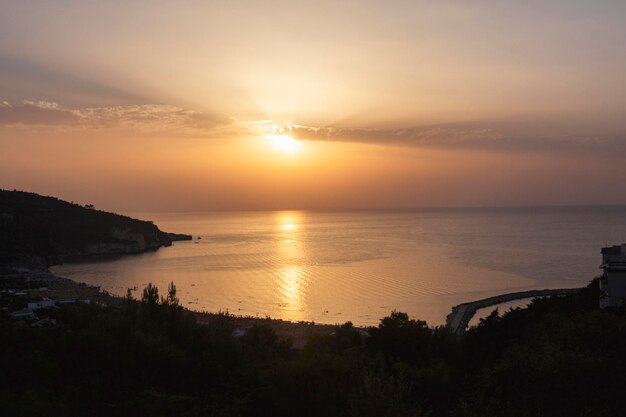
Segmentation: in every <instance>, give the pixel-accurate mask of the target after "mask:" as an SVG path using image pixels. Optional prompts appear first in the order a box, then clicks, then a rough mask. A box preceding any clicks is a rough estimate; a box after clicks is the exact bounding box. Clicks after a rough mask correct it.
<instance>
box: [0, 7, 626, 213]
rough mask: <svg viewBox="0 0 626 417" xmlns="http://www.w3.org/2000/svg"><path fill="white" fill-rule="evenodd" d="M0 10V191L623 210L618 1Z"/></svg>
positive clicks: (176, 204)
mask: <svg viewBox="0 0 626 417" xmlns="http://www.w3.org/2000/svg"><path fill="white" fill-rule="evenodd" d="M0 10H2V12H0V188H4V189H20V190H26V191H33V192H38V193H41V194H45V195H54V196H58V197H60V198H63V199H66V200H70V201H76V202H79V203H83V204H87V203H90V204H95V205H96V206H97V207H99V208H103V209H107V210H113V211H121V212H138V211H143V212H146V211H202V210H292V209H320V210H333V209H342V210H343V209H379V208H413V207H475V206H478V207H481V206H488V207H493V206H535V205H593V204H626V192H623V191H622V188H623V179H624V178H625V177H626V53H625V52H624V51H626V25H624V21H626V2H623V1H621V0H620V1H606V0H605V1H593V2H592V1H576V0H567V1H564V0H554V1H550V2H545V1H525V2H519V1H504V0H503V1H481V0H478V1H472V2H467V1H447V0H442V1H431V2H427V1H394V2H382V1H342V2H336V1H329V2H325V1H315V2H313V1H307V2H301V1H263V2H256V1H247V2H244V1H212V2H206V1H184V2H174V1H169V2H168V1H159V0H152V1H131V2H127V1H115V0H114V1H109V2H95V1H86V0H83V1H62V0H56V1H36V0H33V1H27V2H20V1H6V0H0Z"/></svg>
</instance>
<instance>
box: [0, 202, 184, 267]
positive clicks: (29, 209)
mask: <svg viewBox="0 0 626 417" xmlns="http://www.w3.org/2000/svg"><path fill="white" fill-rule="evenodd" d="M188 239H191V236H188V235H177V234H172V233H166V232H163V231H161V230H160V229H159V228H158V227H157V226H156V225H154V224H153V223H152V222H150V221H143V220H137V219H133V218H131V217H127V216H122V215H119V214H114V213H108V212H104V211H100V210H95V209H93V208H90V207H84V206H81V205H78V204H74V203H69V202H67V201H63V200H59V199H57V198H54V197H44V196H41V195H38V194H35V193H28V192H22V191H15V190H14V191H7V190H0V264H2V265H14V266H15V265H27V266H32V265H34V264H36V265H40V266H44V267H45V266H49V265H51V264H54V263H57V262H59V261H62V260H64V259H73V258H80V257H84V256H99V255H118V254H131V253H141V252H144V251H149V250H156V249H158V248H160V247H162V246H170V245H171V244H172V241H175V240H188Z"/></svg>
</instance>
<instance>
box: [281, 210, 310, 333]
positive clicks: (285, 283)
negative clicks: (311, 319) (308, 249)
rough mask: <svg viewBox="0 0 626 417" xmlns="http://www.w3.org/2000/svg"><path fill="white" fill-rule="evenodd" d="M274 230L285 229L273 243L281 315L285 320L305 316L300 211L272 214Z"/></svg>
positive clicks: (294, 319)
mask: <svg viewBox="0 0 626 417" xmlns="http://www.w3.org/2000/svg"><path fill="white" fill-rule="evenodd" d="M275 220H276V224H277V225H278V230H280V231H281V232H287V233H288V234H284V235H282V236H280V239H279V240H278V242H277V255H278V256H279V259H280V263H281V267H280V270H279V278H278V286H279V291H278V294H279V296H280V302H279V306H280V308H281V310H282V313H283V314H282V315H283V316H285V315H286V316H287V317H286V318H287V319H288V320H293V321H298V320H304V319H305V310H306V298H305V295H306V287H307V285H308V282H307V277H306V272H305V269H304V268H303V267H302V257H303V255H304V246H303V245H304V239H302V230H301V225H302V213H299V212H292V211H288V212H278V213H276V218H275Z"/></svg>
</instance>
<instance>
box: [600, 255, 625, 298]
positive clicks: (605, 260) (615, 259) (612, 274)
mask: <svg viewBox="0 0 626 417" xmlns="http://www.w3.org/2000/svg"><path fill="white" fill-rule="evenodd" d="M600 268H602V269H603V270H604V273H603V274H602V277H601V278H600V291H601V292H602V294H601V295H600V308H606V307H618V306H621V305H624V304H625V303H626V243H622V244H621V245H616V246H609V247H606V248H602V265H600Z"/></svg>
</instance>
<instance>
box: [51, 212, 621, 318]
mask: <svg viewBox="0 0 626 417" xmlns="http://www.w3.org/2000/svg"><path fill="white" fill-rule="evenodd" d="M133 217H137V218H141V219H146V220H153V221H154V222H155V223H156V224H157V225H158V226H159V227H160V228H161V229H162V230H166V231H169V232H179V233H189V234H193V236H194V240H193V241H191V242H177V243H175V244H174V245H173V246H172V247H170V248H162V249H160V250H158V251H157V252H153V253H146V254H142V255H136V256H127V257H123V258H120V259H117V260H113V261H106V262H96V263H81V264H72V265H61V266H57V267H54V268H53V271H54V272H55V273H57V274H59V275H61V276H65V277H68V278H71V279H74V280H77V281H83V282H87V283H89V284H94V285H100V286H101V287H102V288H103V289H106V290H107V291H109V292H111V293H114V294H119V295H123V294H125V292H126V289H127V288H129V287H135V286H136V287H138V288H139V289H141V287H143V286H144V285H146V284H147V283H148V282H152V283H155V284H157V286H158V287H159V288H160V289H161V290H164V289H166V288H167V283H168V282H169V281H174V282H175V284H176V286H177V287H178V293H179V297H180V299H181V301H182V302H183V304H184V305H185V306H187V307H189V308H191V309H195V310H207V311H218V310H228V311H229V312H231V313H233V314H241V315H252V316H259V317H265V316H271V317H272V318H283V319H288V320H296V321H297V320H307V321H315V322H321V323H338V322H345V321H348V320H350V321H352V322H354V323H355V324H359V325H367V324H376V323H377V322H378V320H379V319H380V318H381V317H383V316H385V315H387V314H389V312H390V311H391V310H393V309H396V310H400V311H405V312H407V313H409V314H410V315H411V316H413V317H416V318H420V319H424V320H426V321H428V323H429V324H433V325H435V324H442V323H444V321H445V317H446V315H447V314H448V313H449V311H450V308H451V307H452V306H453V305H455V304H458V303H461V302H465V301H471V300H475V299H479V298H483V297H488V296H492V295H496V294H500V293H506V292H512V291H523V290H528V289H536V288H537V289H538V288H561V287H577V286H582V285H585V284H587V283H588V282H589V281H590V280H591V279H592V278H593V277H594V276H596V275H598V273H599V270H598V265H599V264H600V260H601V257H600V248H601V247H602V246H605V245H607V244H618V243H620V242H623V241H625V240H626V208H625V207H604V208H599V207H594V208H540V209H527V208H525V209H480V210H424V211H410V212H409V211H395V212H394V211H390V212H338V213H330V212H300V211H289V212H288V211H280V212H238V213H232V212H231V213H170V214H163V213H159V214H149V213H148V214H137V213H135V214H133ZM198 237H199V238H200V239H197V238H198ZM136 294H137V295H139V293H136Z"/></svg>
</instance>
